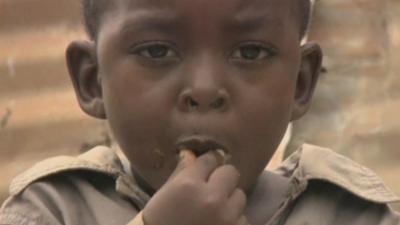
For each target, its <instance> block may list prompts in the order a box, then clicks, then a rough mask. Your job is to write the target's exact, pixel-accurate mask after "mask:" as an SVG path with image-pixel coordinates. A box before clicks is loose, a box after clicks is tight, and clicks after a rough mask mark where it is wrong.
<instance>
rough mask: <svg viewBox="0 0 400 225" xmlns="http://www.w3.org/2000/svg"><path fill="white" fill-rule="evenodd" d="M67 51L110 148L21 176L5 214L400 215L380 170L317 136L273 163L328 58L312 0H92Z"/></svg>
mask: <svg viewBox="0 0 400 225" xmlns="http://www.w3.org/2000/svg"><path fill="white" fill-rule="evenodd" d="M84 9H85V19H86V25H87V28H88V31H89V34H90V36H91V38H92V41H75V42H73V43H72V44H71V45H70V46H69V47H68V50H67V60H68V68H69V71H70V74H71V78H72V81H73V84H74V87H75V91H76V93H77V96H78V100H79V103H80V106H81V108H82V109H83V110H84V111H85V112H86V113H87V114H89V115H91V116H94V117H96V118H100V119H106V120H107V121H108V122H109V125H110V127H111V130H112V132H113V135H114V136H115V139H116V141H117V143H118V144H119V146H120V147H121V149H122V151H123V152H124V154H125V156H126V158H127V159H128V161H129V163H127V162H125V161H123V160H122V159H120V158H118V157H117V156H116V155H115V153H114V152H112V151H111V150H110V149H108V148H105V147H98V148H95V149H93V150H91V151H89V152H88V153H86V154H84V155H81V156H79V157H78V158H73V157H59V158H55V159H50V160H48V161H44V162H42V163H39V164H37V165H36V166H35V167H34V168H32V169H31V170H29V171H28V172H26V173H25V174H23V175H21V176H20V177H18V178H16V179H15V180H14V182H13V184H12V185H11V188H10V192H11V197H10V199H9V200H7V201H6V202H5V203H4V205H3V207H2V210H1V214H0V224H12V225H25V224H35V225H36V224H68V225H78V224H91V225H92V224H93V225H94V224H102V225H103V224H104V225H105V224H116V225H117V224H118V225H119V224H146V225H170V224H171V225H176V224H182V225H208V224H211V225H233V224H235V225H236V224H240V225H246V224H252V225H264V224H318V225H323V224H330V225H331V224H341V225H347V224H356V225H357V224H360V225H361V224H362V225H368V224H383V225H389V224H390V225H392V224H400V219H399V216H398V215H397V214H396V213H394V212H392V211H391V210H390V209H389V207H388V203H390V202H393V201H396V200H398V199H397V197H396V196H394V195H393V194H392V193H391V192H390V191H388V190H387V189H386V187H385V186H384V185H383V184H382V183H381V182H380V180H379V179H378V178H377V177H376V176H375V175H374V174H372V173H371V172H370V171H369V170H367V169H365V168H363V167H361V166H358V165H356V164H355V163H353V162H351V161H350V160H348V159H345V158H343V157H341V156H338V155H336V154H335V153H333V152H331V151H328V150H325V149H321V148H317V147H312V146H304V147H303V148H302V149H301V151H298V152H297V153H296V154H294V155H293V156H291V157H290V158H289V159H288V160H287V161H286V162H285V163H284V164H283V165H282V166H281V167H280V168H279V169H278V170H277V171H275V172H267V171H264V168H265V165H266V164H267V162H268V161H269V159H270V158H271V156H272V155H273V153H274V150H275V149H276V147H277V146H278V144H279V142H280V140H281V138H282V136H283V134H284V131H285V129H286V127H287V125H288V123H289V122H290V121H292V120H296V119H298V118H300V117H301V116H302V115H304V114H305V112H306V111H307V109H308V108H309V105H310V100H311V97H312V94H313V90H314V88H315V85H316V82H317V79H318V73H319V70H320V67H321V61H322V53H321V50H320V48H319V46H318V45H317V44H315V43H309V44H306V45H304V46H301V47H300V40H301V39H302V37H303V35H304V33H305V30H306V27H307V24H308V20H309V2H308V0H218V1H216V0H162V1H161V0H146V1H141V0H118V1H117V0H116V1H107V0H93V1H90V0H85V1H84Z"/></svg>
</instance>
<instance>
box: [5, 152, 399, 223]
mask: <svg viewBox="0 0 400 225" xmlns="http://www.w3.org/2000/svg"><path fill="white" fill-rule="evenodd" d="M124 171H126V170H124V166H123V163H122V161H121V160H120V158H119V157H118V156H117V155H116V154H115V153H114V151H113V150H111V149H109V148H106V147H97V148H94V149H93V150H91V151H89V152H87V153H85V154H83V155H81V156H79V157H65V156H64V157H57V158H53V159H49V160H45V161H43V162H41V163H38V164H37V165H35V166H34V167H33V168H32V169H30V170H28V171H27V172H25V173H23V174H22V175H20V176H18V177H17V178H15V179H14V181H13V182H12V184H11V186H10V198H9V199H8V200H6V201H5V202H4V204H3V206H2V208H1V210H0V224H1V225H39V224H40V225H61V224H63V225H86V224H87V225H114V224H115V225H134V224H135V225H136V224H142V223H143V221H142V218H141V213H140V212H141V210H142V209H143V208H144V207H145V205H146V203H147V202H148V201H149V199H150V197H149V196H148V195H147V194H146V193H145V192H144V191H142V190H141V189H140V188H139V186H138V185H136V183H135V181H134V179H133V178H132V176H130V175H129V173H127V172H124ZM274 172H276V173H277V174H279V175H282V176H286V177H288V178H290V180H291V185H290V188H289V191H288V193H287V197H286V199H285V201H284V202H282V204H281V207H280V208H279V209H278V210H277V211H276V212H275V214H274V216H273V217H272V218H271V219H270V221H269V222H268V223H267V224H268V225H276V224H279V225H334V224H335V225H350V224H351V225H400V215H399V214H397V213H396V212H394V211H393V210H391V209H390V207H389V206H388V204H389V203H393V202H397V201H399V198H397V197H396V196H395V195H394V194H393V193H392V192H391V191H389V190H388V188H387V187H386V186H385V185H384V184H383V182H382V181H381V180H380V179H379V178H378V177H377V176H376V175H375V174H374V173H372V172H371V171H370V170H368V169H366V168H364V167H362V166H360V165H358V164H356V163H354V162H353V161H351V160H349V159H347V158H345V157H343V156H340V155H338V154H336V153H334V152H332V151H330V150H327V149H323V148H319V147H316V146H311V145H304V146H303V147H302V148H301V149H300V150H299V151H297V152H296V153H294V154H293V155H292V156H291V157H289V158H288V159H287V160H286V161H285V162H284V163H283V164H282V165H281V166H280V167H279V168H278V169H277V170H276V171H274Z"/></svg>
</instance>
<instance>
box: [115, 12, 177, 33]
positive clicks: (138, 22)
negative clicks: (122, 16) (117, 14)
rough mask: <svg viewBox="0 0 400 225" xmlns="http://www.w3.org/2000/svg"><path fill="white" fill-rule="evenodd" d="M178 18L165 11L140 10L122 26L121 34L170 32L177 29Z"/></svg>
mask: <svg viewBox="0 0 400 225" xmlns="http://www.w3.org/2000/svg"><path fill="white" fill-rule="evenodd" d="M178 21H179V20H178V16H177V15H176V14H173V13H168V12H166V11H164V10H162V11H161V10H160V11H154V10H152V11H148V10H139V11H136V12H135V13H134V15H132V16H130V17H129V18H128V19H127V20H125V21H124V22H123V23H122V25H121V33H124V32H127V31H131V30H134V31H135V32H145V31H155V30H156V31H164V32H168V31H171V30H173V29H175V28H176V27H177V25H178V24H177V23H178Z"/></svg>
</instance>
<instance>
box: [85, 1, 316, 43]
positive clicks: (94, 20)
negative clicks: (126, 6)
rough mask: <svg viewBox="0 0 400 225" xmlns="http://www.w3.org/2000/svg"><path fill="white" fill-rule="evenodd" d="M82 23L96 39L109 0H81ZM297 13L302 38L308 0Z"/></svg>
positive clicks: (306, 19) (302, 3) (299, 5)
mask: <svg viewBox="0 0 400 225" xmlns="http://www.w3.org/2000/svg"><path fill="white" fill-rule="evenodd" d="M81 1H82V11H83V23H84V26H85V29H86V32H87V33H88V35H89V37H90V39H92V40H97V35H98V31H99V29H100V25H101V16H102V15H103V13H104V12H105V11H106V10H107V7H108V6H109V3H108V2H109V0H81ZM297 1H298V2H297V14H298V15H299V22H300V24H299V25H300V37H301V38H303V37H304V36H305V35H306V33H307V30H308V26H309V23H310V20H311V2H310V0H297Z"/></svg>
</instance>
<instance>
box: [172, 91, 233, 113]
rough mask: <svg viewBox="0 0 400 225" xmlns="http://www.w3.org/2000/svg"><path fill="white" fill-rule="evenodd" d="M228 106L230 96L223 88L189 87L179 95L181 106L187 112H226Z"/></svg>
mask: <svg viewBox="0 0 400 225" xmlns="http://www.w3.org/2000/svg"><path fill="white" fill-rule="evenodd" d="M228 106H229V97H228V94H227V92H226V91H225V90H223V89H220V90H218V89H211V88H210V89H200V88H187V89H186V90H185V91H183V92H182V93H181V95H180V97H179V108H180V109H181V110H182V111H185V112H208V111H217V112H224V111H226V110H227V109H228Z"/></svg>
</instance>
